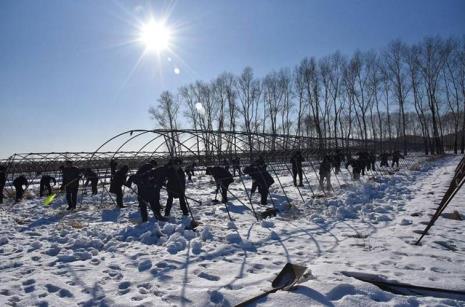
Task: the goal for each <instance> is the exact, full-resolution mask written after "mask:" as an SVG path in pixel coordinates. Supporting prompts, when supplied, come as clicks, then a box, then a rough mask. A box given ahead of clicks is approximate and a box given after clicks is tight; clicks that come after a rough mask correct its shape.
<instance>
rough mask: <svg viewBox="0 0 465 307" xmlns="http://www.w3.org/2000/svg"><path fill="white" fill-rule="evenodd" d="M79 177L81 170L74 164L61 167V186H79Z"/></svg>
mask: <svg viewBox="0 0 465 307" xmlns="http://www.w3.org/2000/svg"><path fill="white" fill-rule="evenodd" d="M80 178H81V171H80V170H79V169H78V168H77V167H75V166H69V167H64V168H63V186H62V188H66V189H77V188H79V179H80Z"/></svg>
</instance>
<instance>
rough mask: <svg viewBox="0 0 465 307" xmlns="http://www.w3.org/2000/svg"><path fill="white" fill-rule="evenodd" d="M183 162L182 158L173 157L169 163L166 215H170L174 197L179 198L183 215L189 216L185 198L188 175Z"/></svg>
mask: <svg viewBox="0 0 465 307" xmlns="http://www.w3.org/2000/svg"><path fill="white" fill-rule="evenodd" d="M181 164H182V161H181V160H180V159H172V160H171V161H170V163H169V164H168V182H167V183H166V190H167V191H168V200H167V202H166V207H165V216H169V215H170V212H171V207H172V206H173V199H174V198H179V205H180V207H181V211H182V215H184V216H187V215H188V214H189V212H188V210H187V205H186V198H185V193H186V175H185V174H184V171H183V169H182V167H181Z"/></svg>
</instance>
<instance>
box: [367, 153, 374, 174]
mask: <svg viewBox="0 0 465 307" xmlns="http://www.w3.org/2000/svg"><path fill="white" fill-rule="evenodd" d="M368 160H369V163H370V165H371V170H372V171H376V155H375V153H374V152H372V151H371V152H369V153H368Z"/></svg>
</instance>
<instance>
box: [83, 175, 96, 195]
mask: <svg viewBox="0 0 465 307" xmlns="http://www.w3.org/2000/svg"><path fill="white" fill-rule="evenodd" d="M84 177H86V182H85V183H84V186H85V187H87V186H88V185H89V183H90V186H91V188H92V195H97V183H98V176H97V174H96V173H95V172H94V171H93V170H91V169H90V168H87V169H85V170H84Z"/></svg>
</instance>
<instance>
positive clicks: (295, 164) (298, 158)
mask: <svg viewBox="0 0 465 307" xmlns="http://www.w3.org/2000/svg"><path fill="white" fill-rule="evenodd" d="M303 161H305V159H304V157H302V154H301V153H300V152H296V153H295V154H294V155H292V158H291V163H292V168H293V169H298V168H302V162H303Z"/></svg>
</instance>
